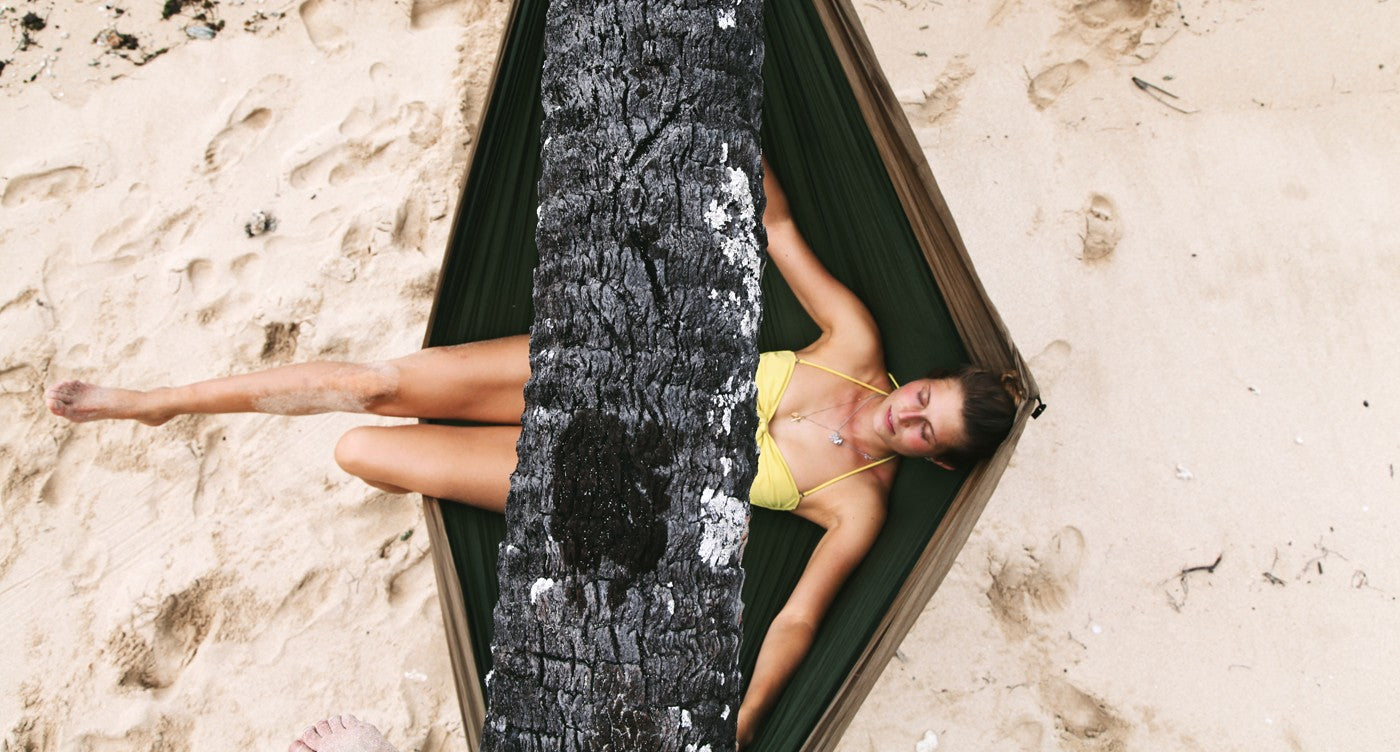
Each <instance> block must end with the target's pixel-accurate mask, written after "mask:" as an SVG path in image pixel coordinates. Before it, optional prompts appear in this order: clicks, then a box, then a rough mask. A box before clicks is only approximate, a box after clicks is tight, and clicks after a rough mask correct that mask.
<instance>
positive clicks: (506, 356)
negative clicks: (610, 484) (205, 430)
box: [44, 335, 530, 426]
mask: <svg viewBox="0 0 1400 752" xmlns="http://www.w3.org/2000/svg"><path fill="white" fill-rule="evenodd" d="M529 376H530V363H529V338H528V337H526V336H524V335H521V336H518V337H506V338H503V339H495V340H487V341H484V342H472V343H468V344H464V345H457V346H454V347H434V348H428V349H426V350H420V351H418V352H416V353H413V354H412V355H408V356H406V357H402V358H397V359H395V360H388V361H381V362H377V363H326V362H320V363H300V364H297V365H290V366H283V367H281V368H273V369H270V370H267V371H258V372H255V373H249V374H243V375H240V376H227V377H224V378H218V379H209V380H208V381H200V382H197V383H194V384H187V385H185V386H178V387H165V388H160V389H152V390H150V391H145V392H142V391H133V390H130V389H114V388H110V387H102V386H96V385H93V384H88V383H85V382H81V381H65V382H63V383H61V384H58V385H56V386H54V387H51V388H50V389H49V390H48V391H47V392H46V393H45V395H44V396H45V399H46V401H47V402H48V406H49V410H50V411H52V412H53V413H54V414H55V415H60V416H63V417H65V418H68V419H69V420H72V421H75V422H85V421H89V420H102V419H116V418H127V419H132V420H139V421H141V422H142V423H145V424H147V425H153V426H155V425H160V424H161V423H164V422H165V421H167V420H170V419H171V418H173V417H175V416H177V415H185V414H189V413H248V412H255V413H271V414H275V415H310V414H313V413H324V412H359V413H373V414H376V415H390V416H395V417H405V418H454V419H460V420H473V421H479V422H484V423H514V424H518V423H519V422H520V414H521V412H522V411H523V410H524V404H525V403H524V387H525V380H526V379H527V378H529Z"/></svg>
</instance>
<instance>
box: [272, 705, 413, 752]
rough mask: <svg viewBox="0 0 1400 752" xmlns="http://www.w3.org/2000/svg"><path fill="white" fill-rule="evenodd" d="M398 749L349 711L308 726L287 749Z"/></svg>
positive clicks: (293, 751)
mask: <svg viewBox="0 0 1400 752" xmlns="http://www.w3.org/2000/svg"><path fill="white" fill-rule="evenodd" d="M307 750H312V752H398V750H396V749H395V748H394V746H393V745H392V744H390V743H389V742H388V741H386V740H385V739H384V735H383V734H381V733H379V729H377V728H375V727H374V726H373V725H371V724H368V723H365V722H364V721H362V720H360V719H358V718H356V717H355V716H353V715H350V714H349V713H346V714H344V715H334V716H331V717H330V718H327V719H325V720H324V721H321V722H320V723H317V724H315V725H314V726H308V727H307V728H306V730H305V731H303V732H301V736H299V737H297V738H296V741H293V742H292V744H291V746H290V747H287V752H307Z"/></svg>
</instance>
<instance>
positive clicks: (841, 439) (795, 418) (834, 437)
mask: <svg viewBox="0 0 1400 752" xmlns="http://www.w3.org/2000/svg"><path fill="white" fill-rule="evenodd" d="M872 399H875V395H873V394H872V395H870V396H868V397H864V398H862V399H857V400H851V401H850V402H842V403H841V404H839V405H832V406H830V407H823V408H822V409H820V410H814V411H812V412H810V413H807V414H806V415H803V414H802V413H798V412H794V413H792V414H790V415H789V416H788V418H789V419H790V420H791V421H792V422H793V423H801V422H802V421H804V420H810V421H812V423H814V424H815V425H818V426H821V427H822V428H825V429H826V430H828V431H830V432H831V433H829V434H827V435H826V440H827V441H830V442H831V443H833V444H835V445H836V446H842V445H844V444H845V443H846V437H845V436H842V435H841V429H843V428H845V427H846V424H847V423H850V422H851V419H852V418H854V417H856V413H858V412H860V409H861V408H862V407H865V403H867V402H869V401H870V400H872ZM856 403H859V404H856ZM846 405H855V406H856V407H855V409H854V410H852V411H851V414H850V415H847V416H846V419H845V420H843V421H841V425H839V426H836V427H835V428H833V427H831V426H828V425H827V424H825V423H822V422H820V421H817V420H816V419H814V418H812V416H813V415H820V414H822V413H824V412H826V411H827V410H835V409H836V408H838V407H845V406H846ZM851 448H852V449H855V447H851ZM856 453H857V454H859V455H860V456H862V457H864V458H866V459H867V460H873V459H875V458H874V457H872V456H870V455H869V454H866V453H865V452H863V451H861V450H859V449H856Z"/></svg>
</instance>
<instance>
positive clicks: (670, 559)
mask: <svg viewBox="0 0 1400 752" xmlns="http://www.w3.org/2000/svg"><path fill="white" fill-rule="evenodd" d="M761 21H762V5H761V2H758V0H737V2H736V1H735V0H720V1H719V2H714V1H713V0H710V1H691V2H683V1H679V0H672V1H670V2H656V1H652V2H646V1H644V0H603V1H599V0H592V1H589V0H582V1H580V0H555V2H553V3H552V5H551V8H550V12H549V20H548V24H547V31H546V38H545V63H544V72H543V97H544V113H545V119H544V126H543V134H542V135H543V145H542V161H543V173H542V177H541V179H540V185H539V198H540V213H539V225H538V229H537V232H536V240H537V243H538V246H539V252H540V264H539V268H538V269H537V271H536V273H535V288H534V303H535V321H534V325H533V327H532V330H531V339H530V365H531V369H532V376H531V379H530V381H529V383H528V384H527V385H526V388H525V398H526V409H525V414H524V416H523V418H522V425H523V431H522V434H521V437H520V443H519V445H518V447H517V449H518V453H519V465H518V467H517V470H516V474H515V475H514V476H513V477H512V479H511V492H510V497H509V501H508V503H507V507H506V509H507V511H506V522H507V534H506V540H505V543H503V544H502V549H501V556H500V568H499V577H500V581H501V596H500V601H499V603H498V605H497V607H496V611H495V617H494V618H495V641H494V643H493V645H492V658H493V671H492V673H491V675H490V676H489V677H488V680H487V689H488V695H489V704H488V711H487V721H486V729H485V734H484V743H483V749H485V750H487V751H488V752H501V751H504V750H605V749H609V750H645V751H646V752H655V751H657V750H676V751H677V752H681V751H691V752H700V751H701V750H711V751H712V752H720V750H726V749H732V748H733V747H734V732H735V717H736V714H737V711H738V707H739V699H740V683H741V681H740V676H739V672H738V666H737V657H738V646H739V634H740V633H739V611H740V602H739V590H740V585H741V584H742V580H743V573H742V571H741V570H740V568H739V561H740V556H741V553H742V545H743V539H744V535H745V530H746V524H747V517H748V502H747V498H748V488H749V484H750V483H751V482H752V479H753V473H754V464H755V459H756V458H755V446H754V440H753V436H754V429H755V421H756V420H757V418H756V416H755V414H754V410H753V401H754V383H753V373H754V369H755V368H756V366H757V347H756V335H757V330H758V320H759V306H760V300H759V292H758V290H759V287H758V285H759V271H760V250H761V248H762V246H763V243H764V242H765V240H766V239H765V238H764V237H763V234H762V233H763V225H762V221H761V218H762V216H763V195H762V176H761V173H760V156H759V143H758V128H759V116H760V102H761V97H762V80H761V78H760V66H761V63H762V58H763V50H762V37H761V33H760V29H761V25H760V24H761Z"/></svg>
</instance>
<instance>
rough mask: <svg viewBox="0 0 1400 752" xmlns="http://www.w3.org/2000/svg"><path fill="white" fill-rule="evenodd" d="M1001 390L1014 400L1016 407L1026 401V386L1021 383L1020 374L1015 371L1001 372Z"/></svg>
mask: <svg viewBox="0 0 1400 752" xmlns="http://www.w3.org/2000/svg"><path fill="white" fill-rule="evenodd" d="M1001 388H1002V389H1005V390H1006V393H1007V394H1010V395H1011V399H1013V400H1015V402H1016V406H1017V407H1019V406H1020V405H1021V403H1022V402H1023V401H1025V399H1026V385H1025V384H1023V383H1021V374H1019V373H1017V372H1015V371H1012V370H1006V371H1002V372H1001Z"/></svg>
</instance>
